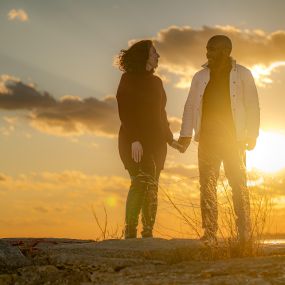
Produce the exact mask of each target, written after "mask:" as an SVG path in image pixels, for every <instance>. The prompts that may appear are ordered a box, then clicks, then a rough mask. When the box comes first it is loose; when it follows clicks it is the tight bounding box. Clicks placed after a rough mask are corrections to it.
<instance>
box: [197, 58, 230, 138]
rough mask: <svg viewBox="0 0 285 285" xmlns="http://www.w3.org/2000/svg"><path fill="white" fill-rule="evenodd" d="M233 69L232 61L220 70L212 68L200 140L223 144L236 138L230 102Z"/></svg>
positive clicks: (206, 90)
mask: <svg viewBox="0 0 285 285" xmlns="http://www.w3.org/2000/svg"><path fill="white" fill-rule="evenodd" d="M231 68H232V66H231V62H230V61H229V62H228V63H227V64H226V65H225V66H224V67H222V68H221V69H219V70H215V69H214V68H211V67H210V80H209V82H208V85H207V86H206V88H205V91H204V95H203V106H202V122H201V133H200V140H201V139H202V140H204V139H205V140H212V141H213V140H214V141H216V142H219V141H221V142H223V141H225V140H228V139H233V138H234V137H235V126H234V122H233V117H232V111H231V100H230V71H231Z"/></svg>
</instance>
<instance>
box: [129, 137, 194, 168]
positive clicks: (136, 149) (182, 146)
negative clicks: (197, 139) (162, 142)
mask: <svg viewBox="0 0 285 285" xmlns="http://www.w3.org/2000/svg"><path fill="white" fill-rule="evenodd" d="M190 142H191V137H180V138H179V139H178V141H176V140H173V141H172V142H171V143H169V145H170V146H171V147H173V148H175V149H177V150H178V151H179V152H181V153H184V152H185V151H186V149H187V148H188V146H189V144H190ZM142 156H143V147H142V145H141V143H140V142H139V141H135V142H133V143H132V159H133V160H134V161H135V162H136V163H139V162H140V161H141V159H142Z"/></svg>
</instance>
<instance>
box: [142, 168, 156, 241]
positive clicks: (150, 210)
mask: <svg viewBox="0 0 285 285" xmlns="http://www.w3.org/2000/svg"><path fill="white" fill-rule="evenodd" d="M159 175H160V170H158V171H156V173H155V174H154V175H153V176H152V178H151V181H150V183H148V185H146V190H145V195H144V200H143V204H142V224H143V231H142V236H152V230H153V226H154V223H155V218H156V213H157V193H158V183H159Z"/></svg>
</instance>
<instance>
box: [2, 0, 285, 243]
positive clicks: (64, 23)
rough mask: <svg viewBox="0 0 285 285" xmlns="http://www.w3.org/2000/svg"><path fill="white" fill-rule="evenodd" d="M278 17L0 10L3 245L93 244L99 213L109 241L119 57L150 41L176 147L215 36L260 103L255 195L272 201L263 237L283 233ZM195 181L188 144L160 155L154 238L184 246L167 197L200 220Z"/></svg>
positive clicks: (89, 4)
mask: <svg viewBox="0 0 285 285" xmlns="http://www.w3.org/2000/svg"><path fill="white" fill-rule="evenodd" d="M284 9H285V2H284V1H282V0H271V1H269V0H251V1H244V0H240V1H232V0H227V1H224V0H214V1H213V0H200V1H192V0H188V1H186V0H176V1H170V0H156V1H155V0H154V1H147V0H146V1H136V0H132V1H131V0H116V1H115V0H114V1H111V0H107V1H97V0H93V1H91V0H82V1H76V0H61V1H56V0H49V1H44V0H25V1H23V0H19V1H15V0H0V34H1V37H2V40H1V44H0V140H1V148H0V157H1V163H0V237H12V236H38V237H47V236H53V237H75V238H96V237H97V236H98V235H99V234H100V230H99V229H98V227H97V225H96V223H95V219H94V216H93V214H94V211H95V213H96V214H97V215H98V216H99V217H100V218H101V219H102V220H103V218H104V217H105V215H104V210H103V209H104V205H105V207H106V210H107V212H108V222H109V224H108V225H109V226H110V232H117V231H118V228H119V229H120V228H121V227H122V225H123V223H124V221H123V220H124V207H125V206H124V205H125V199H126V195H127V192H128V187H129V178H128V175H127V172H126V171H125V169H124V167H123V165H122V163H121V161H120V158H119V154H118V150H117V133H118V128H119V118H118V114H117V105H116V100H115V95H116V89H117V86H118V83H119V80H120V77H121V72H120V71H119V70H118V68H117V67H116V66H115V64H114V62H115V58H116V55H117V54H118V53H119V51H120V50H121V49H126V48H128V46H129V45H130V44H131V43H133V42H134V41H137V40H140V39H152V40H153V42H154V44H155V46H156V48H157V51H158V52H159V54H160V61H159V67H158V69H157V70H156V74H157V75H158V76H160V77H161V78H162V80H163V84H164V88H165V90H166V93H167V97H168V101H167V107H166V108H167V113H168V118H169V121H170V124H171V128H172V130H173V132H174V133H175V136H176V137H177V136H178V133H179V130H180V123H181V116H182V112H183V107H184V103H185V100H186V98H187V94H188V90H189V86H190V83H191V79H192V77H193V75H194V73H195V72H196V71H198V70H199V69H200V68H201V65H202V64H203V63H205V61H206V58H205V46H206V43H207V40H208V39H209V38H210V37H211V36H212V35H214V34H221V33H222V34H226V35H228V36H229V37H230V38H231V39H232V42H233V52H232V56H233V57H234V58H235V59H236V60H237V62H238V63H240V64H243V65H245V66H246V67H248V68H249V69H250V70H251V71H252V73H253V75H254V78H255V82H256V85H257V88H258V93H259V99H260V107H261V130H260V136H259V139H258V142H257V146H256V149H255V150H254V151H252V152H248V154H247V167H248V173H249V180H250V182H251V185H253V186H252V192H253V193H255V194H258V195H259V196H258V197H264V196H262V195H265V194H266V195H267V196H268V197H269V198H268V199H270V201H272V205H273V206H272V211H271V212H272V213H274V215H272V216H274V221H273V222H272V223H271V224H272V225H276V226H273V228H271V229H268V231H270V232H282V233H283V232H285V222H284V221H283V222H282V217H283V216H282V211H283V212H284V207H285V204H284V202H285V193H283V191H282V187H283V189H284V178H283V177H284V173H285V151H284V147H283V146H284V144H285V127H284V125H285V113H284V105H285V97H284V96H283V92H284V91H283V90H284V88H285V82H284V79H285V78H284V74H285V73H284V72H285V53H284V50H285V21H284V15H283V14H284V13H283V12H284ZM256 173H258V175H257V174H256ZM197 175H198V173H197V144H196V143H193V144H192V145H191V146H190V148H189V149H188V151H187V152H186V153H185V154H180V153H177V152H176V151H175V150H172V149H169V150H168V156H167V161H166V165H165V170H164V172H163V174H162V177H161V187H162V188H163V189H164V190H163V189H161V190H160V204H159V205H160V206H159V214H158V220H157V226H156V235H161V236H178V235H179V236H181V235H182V236H187V234H188V233H186V232H185V231H184V232H183V231H181V229H179V227H182V228H183V221H181V220H180V219H179V217H177V215H175V211H174V210H173V209H172V208H171V205H169V200H168V198H167V195H165V194H166V193H165V191H169V193H171V195H173V197H175V199H177V203H179V205H181V207H184V206H185V203H183V204H181V203H180V202H181V201H186V200H187V201H189V202H188V203H186V204H187V205H188V206H187V205H186V206H185V207H186V208H185V211H188V210H189V205H194V208H195V209H196V210H197V211H198V208H199V207H198V206H197V205H198V203H199V202H198V200H199V199H198V197H199V190H198V178H197V177H198V176H197ZM221 181H222V182H223V181H224V180H223V178H221ZM220 194H221V196H222V192H221V193H220ZM267 196H266V197H267ZM222 199H223V197H221V200H222ZM283 204H284V205H283ZM92 209H93V211H92ZM192 210H193V209H192ZM221 211H222V210H221ZM268 216H269V214H268ZM277 225H278V226H277Z"/></svg>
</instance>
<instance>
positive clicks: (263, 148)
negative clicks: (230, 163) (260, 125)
mask: <svg viewBox="0 0 285 285" xmlns="http://www.w3.org/2000/svg"><path fill="white" fill-rule="evenodd" d="M246 155H247V161H246V163H247V169H248V170H252V169H257V170H260V171H262V172H267V173H274V172H277V171H279V170H282V169H283V168H285V134H284V133H277V132H265V131H260V134H259V137H258V140H257V144H256V147H255V149H254V150H252V151H248V152H247V154H246Z"/></svg>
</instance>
